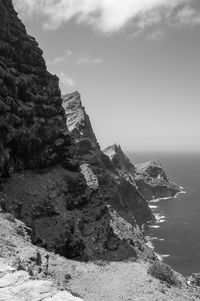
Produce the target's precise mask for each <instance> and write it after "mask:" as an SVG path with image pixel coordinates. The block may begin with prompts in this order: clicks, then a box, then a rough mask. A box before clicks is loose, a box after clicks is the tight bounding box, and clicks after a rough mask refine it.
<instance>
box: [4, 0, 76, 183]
mask: <svg viewBox="0 0 200 301" xmlns="http://www.w3.org/2000/svg"><path fill="white" fill-rule="evenodd" d="M61 103H62V100H61V97H60V89H59V86H58V78H57V77H56V76H55V75H51V74H50V73H49V72H48V71H47V69H46V65H45V61H44V59H43V57H42V51H41V50H40V48H39V47H38V44H37V42H36V41H35V39H34V38H32V37H30V36H28V35H27V33H26V30H25V27H24V25H23V24H22V22H21V21H20V20H19V19H18V17H17V13H16V12H15V10H14V8H13V5H12V1H11V0H0V137H1V140H0V176H2V177H8V176H10V175H11V174H12V173H13V172H14V171H19V170H22V169H24V168H41V167H46V166H50V165H53V164H56V163H58V162H62V161H64V160H65V158H67V157H70V156H71V154H70V151H71V149H70V145H71V141H70V136H69V132H68V131H67V128H66V125H65V123H66V121H65V116H64V110H63V108H62V105H61ZM58 142H59V143H58Z"/></svg>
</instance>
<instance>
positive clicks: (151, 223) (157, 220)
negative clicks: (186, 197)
mask: <svg viewBox="0 0 200 301" xmlns="http://www.w3.org/2000/svg"><path fill="white" fill-rule="evenodd" d="M179 188H180V191H178V192H177V193H176V194H175V195H174V196H170V197H163V198H157V199H151V200H148V201H147V202H148V206H149V207H150V208H151V210H152V212H153V215H154V217H155V220H151V221H148V222H146V223H144V224H143V225H142V232H144V231H145V228H146V227H147V226H148V227H150V228H154V229H157V228H160V226H159V224H160V223H164V222H166V216H164V215H163V213H155V212H154V211H155V209H157V208H158V205H155V204H156V203H159V202H160V201H161V200H168V199H176V198H177V197H178V196H179V195H181V194H186V193H187V192H186V191H185V189H184V187H182V186H179ZM152 203H153V204H152ZM151 204H152V205H151ZM144 237H145V240H146V241H147V242H146V244H147V246H148V247H149V248H151V249H152V250H153V251H154V250H155V247H154V245H153V240H159V241H164V238H157V237H155V236H149V235H146V236H144ZM154 253H155V254H156V256H157V258H158V260H160V261H163V259H164V258H166V257H169V256H170V254H159V253H156V252H154Z"/></svg>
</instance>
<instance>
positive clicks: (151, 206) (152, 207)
mask: <svg viewBox="0 0 200 301" xmlns="http://www.w3.org/2000/svg"><path fill="white" fill-rule="evenodd" d="M149 207H150V208H151V209H156V208H158V206H155V205H149Z"/></svg>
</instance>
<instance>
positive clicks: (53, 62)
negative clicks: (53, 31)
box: [47, 56, 64, 66]
mask: <svg viewBox="0 0 200 301" xmlns="http://www.w3.org/2000/svg"><path fill="white" fill-rule="evenodd" d="M63 60H64V57H63V56H59V57H56V58H55V59H53V60H52V61H47V64H48V65H49V66H51V65H56V64H58V63H60V62H62V61H63Z"/></svg>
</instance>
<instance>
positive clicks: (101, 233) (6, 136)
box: [0, 0, 133, 260]
mask: <svg viewBox="0 0 200 301" xmlns="http://www.w3.org/2000/svg"><path fill="white" fill-rule="evenodd" d="M77 95H78V94H77V93H75V95H74V97H72V98H73V101H71V100H70V99H69V100H68V101H66V102H65V101H64V103H66V104H67V105H68V106H69V110H70V114H69V116H68V119H69V120H70V118H71V120H74V113H73V112H74V110H77V108H78V107H80V99H79V100H78V99H77ZM74 99H76V102H75V103H74ZM0 108H1V111H0V135H1V141H0V182H1V185H0V195H1V196H0V198H1V199H2V200H3V202H1V210H2V211H6V212H11V213H12V214H13V215H14V216H15V217H16V218H18V219H20V220H22V221H23V222H25V223H26V225H27V226H28V227H30V228H31V229H32V240H33V242H34V243H35V244H37V245H39V246H43V247H45V248H47V249H48V250H51V251H54V252H57V253H59V254H61V255H63V256H65V257H68V258H79V259H84V260H86V259H87V260H88V259H98V258H105V259H111V260H114V259H116V260H119V259H124V258H128V257H129V256H131V255H132V253H133V248H132V247H131V246H130V245H129V244H128V242H124V241H121V239H120V238H118V237H117V235H116V234H114V232H113V230H112V228H111V226H110V215H109V210H108V208H107V207H106V204H105V202H104V199H103V197H102V195H101V193H100V191H99V187H98V184H97V178H95V176H94V174H93V172H92V169H90V165H82V169H81V170H80V164H79V161H78V160H77V159H75V156H74V153H75V149H76V148H77V149H79V151H80V152H82V153H86V154H88V150H89V149H90V148H91V146H92V148H93V150H94V149H95V150H97V149H99V146H98V144H97V142H96V141H95V135H94V133H93V131H92V128H91V125H90V121H89V117H88V116H87V114H86V113H85V112H84V109H81V110H80V111H78V112H79V114H78V118H76V120H75V121H76V128H77V127H78V131H77V132H76V131H75V132H76V135H77V137H79V136H80V137H81V135H82V131H83V133H84V135H85V136H87V139H85V140H84V139H83V140H81V142H80V144H79V146H78V144H77V146H76V144H75V142H76V141H75V140H76V139H74V138H73V139H71V137H70V134H69V131H68V129H67V125H66V116H65V113H64V109H63V107H62V100H61V97H60V90H59V87H58V78H57V77H56V76H53V75H51V74H50V73H49V72H48V71H47V69H46V65H45V61H44V59H43V57H42V51H41V50H40V48H39V47H38V44H37V42H36V41H35V39H34V38H32V37H30V36H28V35H27V33H26V30H25V27H24V25H23V24H22V22H21V21H20V20H19V19H18V17H17V13H16V12H15V10H14V8H13V5H12V1H11V0H0ZM84 124H85V126H86V127H85V130H84ZM69 126H70V128H71V125H70V124H69ZM75 132H74V133H75ZM74 135H75V134H74ZM90 137H92V138H91V139H90ZM72 140H73V141H72ZM72 144H73V145H72ZM88 145H89V146H88ZM90 145H91V146H90ZM99 152H100V149H99ZM90 158H91V157H90ZM96 159H98V160H99V157H98V156H96V153H95V152H94V157H93V160H94V163H95V162H96ZM58 163H61V164H62V165H63V167H64V168H65V169H64V168H63V167H60V166H59V165H58ZM80 163H83V164H84V163H86V162H80ZM89 163H91V164H92V160H90V162H89ZM99 163H100V164H101V160H99ZM95 164H96V163H95ZM36 169H37V170H36ZM80 171H81V172H82V173H80ZM19 231H20V230H19ZM109 241H113V245H114V244H116V245H117V246H118V247H117V249H116V248H115V249H113V248H111V247H110V243H109ZM108 246H109V247H108Z"/></svg>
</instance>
